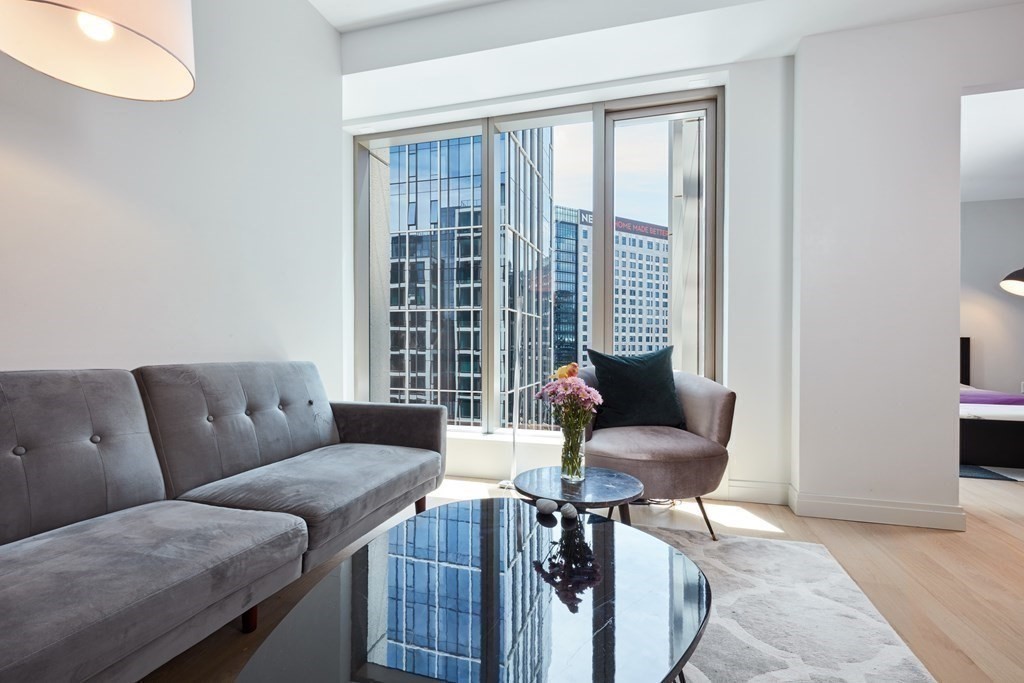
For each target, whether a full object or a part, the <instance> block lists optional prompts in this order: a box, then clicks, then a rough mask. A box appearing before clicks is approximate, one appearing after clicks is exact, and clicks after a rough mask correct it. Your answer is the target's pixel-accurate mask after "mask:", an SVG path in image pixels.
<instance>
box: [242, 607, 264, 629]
mask: <svg viewBox="0 0 1024 683" xmlns="http://www.w3.org/2000/svg"><path fill="white" fill-rule="evenodd" d="M259 622H260V606H259V605H253V606H252V607H250V608H249V609H247V610H245V611H244V612H242V633H252V632H253V631H255V630H256V627H257V626H258V625H259Z"/></svg>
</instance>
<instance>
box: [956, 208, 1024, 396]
mask: <svg viewBox="0 0 1024 683" xmlns="http://www.w3.org/2000/svg"><path fill="white" fill-rule="evenodd" d="M960 216H961V218H960V334H961V336H965V337H970V338H971V384H973V385H974V386H976V387H979V388H981V389H993V390H995V391H1005V392H1009V393H1013V394H1016V393H1019V392H1020V387H1021V382H1024V297H1019V296H1014V295H1013V294H1009V293H1007V292H1005V291H1003V290H1002V289H1001V288H1000V287H999V281H1000V280H1001V279H1003V276H1004V275H1006V274H1007V273H1010V272H1012V271H1015V270H1017V269H1018V268H1024V199H1004V200H1000V201H986V202H964V203H963V204H961V206H960Z"/></svg>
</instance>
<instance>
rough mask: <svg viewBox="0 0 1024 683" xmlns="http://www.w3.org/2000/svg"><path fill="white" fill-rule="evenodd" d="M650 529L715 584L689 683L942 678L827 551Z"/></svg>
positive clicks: (873, 682)
mask: <svg viewBox="0 0 1024 683" xmlns="http://www.w3.org/2000/svg"><path fill="white" fill-rule="evenodd" d="M644 531H647V532H648V533H650V534H652V535H654V536H657V537H658V538H661V539H662V540H664V541H665V542H666V543H670V544H671V545H673V546H675V547H677V548H679V549H680V550H682V551H683V552H685V553H686V554H687V556H688V557H689V558H690V559H692V560H693V561H694V562H695V563H696V564H697V566H699V567H700V568H701V570H702V571H703V572H704V574H705V575H706V576H707V577H708V582H709V583H710V584H711V608H712V609H711V617H710V620H709V621H708V625H707V629H706V630H705V632H704V638H703V639H702V640H701V642H700V643H699V644H698V646H697V650H696V651H695V652H694V654H693V657H692V658H691V659H690V662H689V663H688V664H687V666H686V668H685V669H684V671H683V673H684V674H685V675H686V680H687V683H703V682H705V681H712V682H714V683H721V682H732V681H736V682H740V681H744V682H745V681H758V682H762V681H764V682H766V681H815V683H825V682H826V681H828V682H832V681H858V682H863V683H883V682H886V683H888V682H896V681H898V682H899V683H917V682H918V681H922V682H923V681H933V680H934V679H933V678H932V677H931V675H930V674H929V673H928V671H927V670H926V669H925V668H924V666H922V664H921V662H920V661H919V660H918V659H917V657H915V656H914V654H913V653H912V652H911V651H910V649H909V648H908V647H907V646H906V644H905V643H904V642H903V641H902V640H901V639H900V637H899V635H898V634H897V633H896V632H895V631H894V630H893V628H892V627H891V626H890V625H889V622H887V621H886V620H885V619H884V618H883V617H882V615H881V614H879V613H878V610H877V609H875V607H874V605H872V604H871V601H870V600H868V597H867V596H866V595H864V593H863V592H862V591H861V590H860V589H859V588H858V587H857V584H856V583H854V581H853V579H851V578H850V576H849V575H848V574H847V573H846V571H845V570H844V569H843V568H842V567H841V566H840V565H839V563H838V562H837V561H836V560H835V558H834V557H832V555H831V553H829V551H828V550H827V549H826V548H825V546H823V545H819V544H816V543H796V542H793V541H776V540H770V539H759V538H747V537H743V536H720V537H719V538H720V540H719V541H718V542H717V543H715V542H714V541H712V540H711V537H710V536H708V534H707V533H703V532H695V531H674V530H670V529H656V528H652V527H644Z"/></svg>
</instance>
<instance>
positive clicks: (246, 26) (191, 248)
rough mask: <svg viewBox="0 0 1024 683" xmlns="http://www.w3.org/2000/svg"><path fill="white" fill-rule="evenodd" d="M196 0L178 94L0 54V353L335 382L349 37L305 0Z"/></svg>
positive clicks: (22, 364)
mask: <svg viewBox="0 0 1024 683" xmlns="http://www.w3.org/2000/svg"><path fill="white" fill-rule="evenodd" d="M194 5H195V6H194V13H195V43H196V68H197V81H198V82H197V87H196V90H195V92H194V93H193V94H192V95H191V96H190V97H188V98H186V99H185V100H183V101H180V102H172V103H139V102H129V101H123V100H117V99H114V98H110V97H105V96H102V95H97V94H94V93H90V92H86V91H82V90H79V89H77V88H74V87H72V86H70V85H66V84H64V83H60V82H57V81H55V80H52V79H50V78H48V77H46V76H43V75H41V74H39V73H37V72H35V71H32V70H31V69H29V68H27V67H25V66H23V65H21V64H19V63H18V62H15V61H14V60H12V59H10V58H8V57H7V56H5V55H2V54H0V255H2V260H3V263H4V269H3V275H2V278H0V286H2V289H0V321H2V322H0V368H3V369H19V368H52V367H73V368H81V367H121V368H132V367H135V366H138V365H141V364H145V363H168V362H191V361H218V360H246V359H248V360H260V359H310V360H313V361H316V362H317V363H318V364H319V366H320V368H321V371H322V372H323V374H324V378H325V381H326V383H327V385H328V390H329V392H330V393H331V394H332V395H339V394H340V393H341V392H342V389H343V377H342V349H343V347H344V345H345V338H344V336H343V329H342V306H341V301H340V297H341V292H342V283H343V273H342V268H341V265H340V260H341V257H342V249H343V246H344V244H343V236H342V233H341V230H340V226H341V223H342V213H343V206H344V202H343V194H342V165H341V152H342V146H343V137H342V131H341V127H340V125H339V120H340V117H341V75H340V74H341V67H340V51H341V46H340V42H341V41H340V38H339V36H338V35H337V33H336V32H335V31H334V30H333V29H332V28H331V27H330V26H328V25H327V23H326V22H325V21H324V20H323V18H322V17H321V16H320V15H319V14H318V13H317V12H316V10H314V9H313V8H312V7H311V6H310V5H309V4H308V3H307V2H306V1H305V0H282V1H279V2H273V3H260V8H259V11H258V12H257V11H253V9H252V3H250V2H247V1H246V0H217V2H196V3H194Z"/></svg>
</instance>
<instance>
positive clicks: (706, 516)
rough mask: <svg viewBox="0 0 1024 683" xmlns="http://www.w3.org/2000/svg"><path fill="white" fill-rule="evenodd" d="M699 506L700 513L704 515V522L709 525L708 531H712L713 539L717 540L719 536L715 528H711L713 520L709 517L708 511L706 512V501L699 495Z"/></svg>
mask: <svg viewBox="0 0 1024 683" xmlns="http://www.w3.org/2000/svg"><path fill="white" fill-rule="evenodd" d="M697 506H698V507H699V508H700V514H702V515H704V523H705V524H707V525H708V531H710V532H711V540H712V541H717V540H718V537H717V536H715V530H714V529H712V528H711V520H710V519H708V513H706V512H704V501H703V500H701V499H700V496H697Z"/></svg>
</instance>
